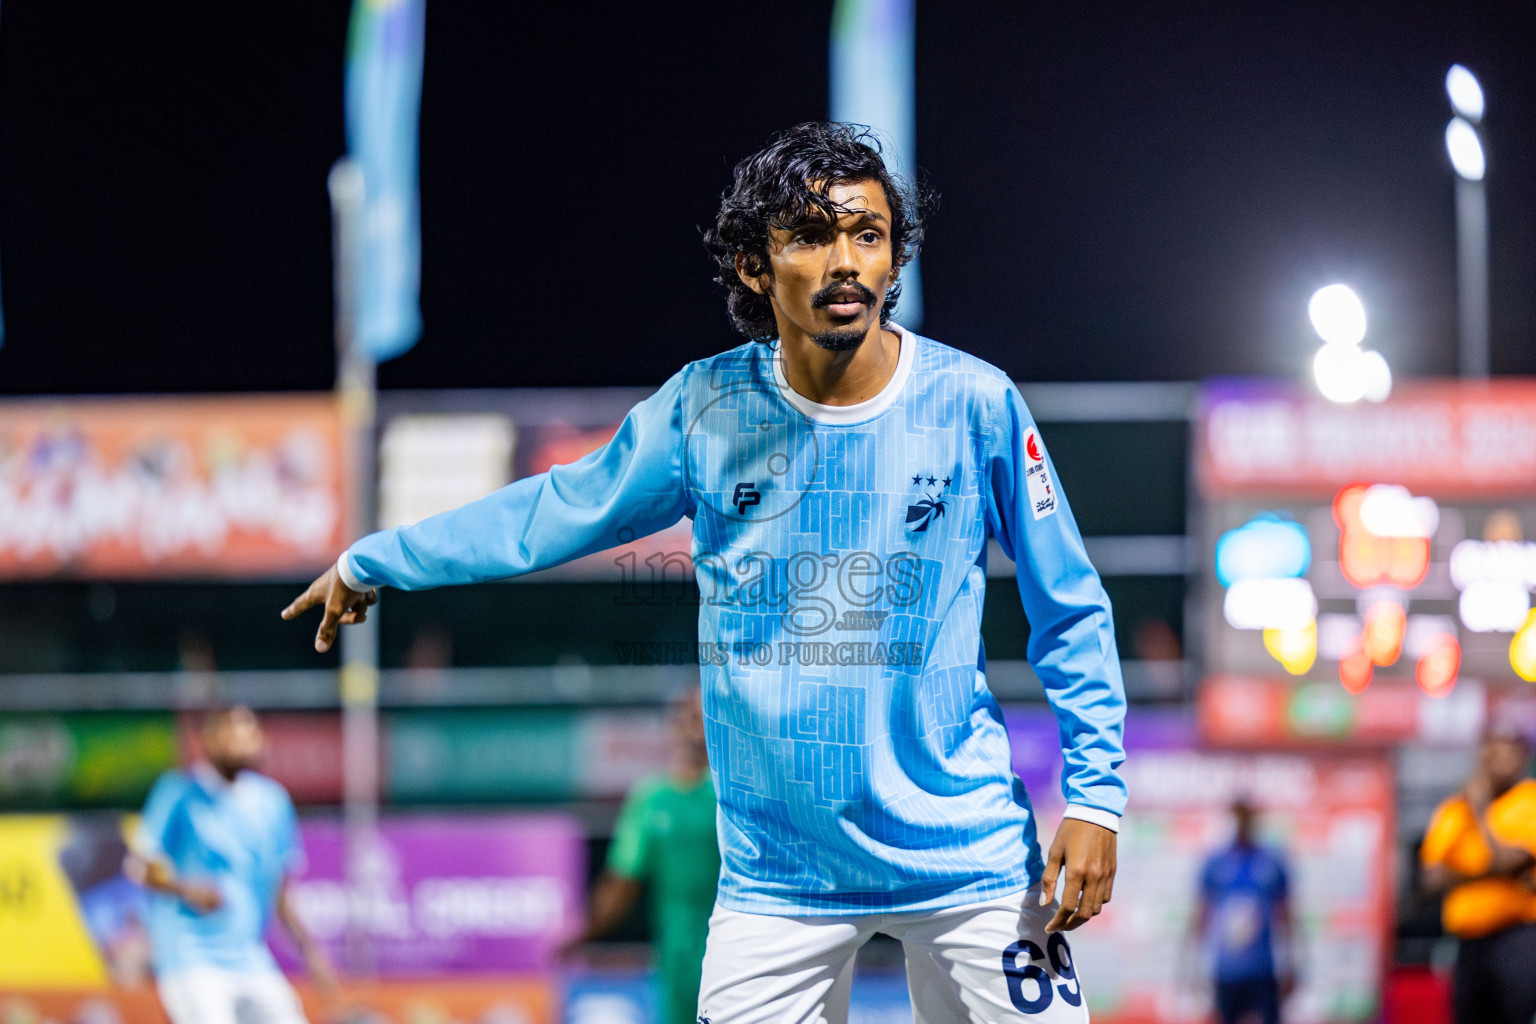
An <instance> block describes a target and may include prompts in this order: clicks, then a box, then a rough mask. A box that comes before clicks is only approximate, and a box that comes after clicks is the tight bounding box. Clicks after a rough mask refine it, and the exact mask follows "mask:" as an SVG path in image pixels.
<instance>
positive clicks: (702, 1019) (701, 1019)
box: [694, 1013, 709, 1024]
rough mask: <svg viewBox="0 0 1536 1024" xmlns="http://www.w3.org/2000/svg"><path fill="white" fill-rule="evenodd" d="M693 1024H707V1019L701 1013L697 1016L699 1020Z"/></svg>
mask: <svg viewBox="0 0 1536 1024" xmlns="http://www.w3.org/2000/svg"><path fill="white" fill-rule="evenodd" d="M694 1024H709V1018H708V1017H706V1016H704V1015H703V1014H702V1013H701V1014H699V1019H698V1020H697V1021H695V1022H694Z"/></svg>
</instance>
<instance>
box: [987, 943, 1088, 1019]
mask: <svg viewBox="0 0 1536 1024" xmlns="http://www.w3.org/2000/svg"><path fill="white" fill-rule="evenodd" d="M1020 953H1028V954H1029V959H1030V961H1031V963H1029V964H1027V965H1025V966H1024V967H1020V966H1019V961H1018V956H1019V954H1020ZM1044 959H1045V954H1044V953H1042V952H1040V947H1039V946H1037V945H1035V944H1034V943H1033V942H1030V941H1029V940H1028V939H1020V940H1019V941H1018V942H1015V943H1014V944H1013V945H1011V946H1009V947H1008V948H1007V949H1005V950H1003V977H1005V978H1007V979H1008V998H1009V999H1011V1000H1012V1001H1013V1005H1014V1006H1015V1007H1017V1008H1018V1010H1019V1012H1020V1013H1039V1012H1041V1011H1042V1010H1044V1009H1045V1008H1046V1007H1047V1006H1050V1005H1051V978H1050V975H1048V974H1046V973H1045V968H1043V967H1037V966H1036V965H1035V964H1034V963H1033V961H1035V960H1044ZM1026 980H1028V981H1033V982H1034V983H1035V987H1036V990H1037V991H1036V994H1035V997H1034V998H1033V999H1025V998H1024V982H1025V981H1026ZM1074 1005H1075V1004H1074Z"/></svg>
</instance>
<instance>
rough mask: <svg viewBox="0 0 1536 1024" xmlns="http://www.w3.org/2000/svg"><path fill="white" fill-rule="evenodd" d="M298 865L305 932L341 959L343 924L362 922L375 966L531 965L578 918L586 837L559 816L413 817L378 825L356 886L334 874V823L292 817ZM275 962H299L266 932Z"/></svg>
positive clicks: (338, 836) (340, 865) (338, 864)
mask: <svg viewBox="0 0 1536 1024" xmlns="http://www.w3.org/2000/svg"><path fill="white" fill-rule="evenodd" d="M302 831H303V839H304V853H305V856H306V858H307V861H308V867H307V869H306V870H305V872H304V873H303V875H302V876H301V877H299V878H297V879H295V881H294V882H293V884H292V886H291V893H292V898H293V901H294V907H295V909H296V910H297V911H298V913H299V915H300V916H301V917H302V918H303V920H304V922H305V924H306V925H308V926H309V928H310V930H311V932H312V933H313V934H314V936H315V938H316V939H317V940H318V941H319V942H320V943H321V944H322V945H323V946H324V947H325V949H326V951H327V952H328V953H329V954H330V955H331V956H332V958H333V959H334V960H336V961H337V962H343V957H342V954H343V952H344V949H345V943H346V937H347V930H348V927H349V924H351V923H356V924H358V925H360V926H361V927H363V928H364V929H366V931H367V933H368V935H369V936H370V938H371V940H372V944H373V957H374V962H375V963H376V964H377V967H378V970H379V971H380V973H381V974H383V975H386V976H388V975H411V976H431V975H434V974H440V973H444V972H461V971H513V972H515V971H532V970H540V969H544V968H546V967H548V966H550V963H551V956H552V954H553V951H554V948H555V946H556V945H557V944H558V943H559V942H560V941H561V940H562V939H564V938H566V937H568V936H570V935H572V934H574V933H575V932H576V931H577V930H578V929H579V928H580V926H581V924H580V922H581V919H582V904H583V898H584V897H583V893H584V891H585V883H586V877H587V876H586V850H587V847H586V838H585V835H584V833H583V832H582V830H581V826H580V824H579V823H578V822H576V821H575V820H574V819H572V818H569V817H565V816H562V815H553V814H550V815H489V816H485V817H455V816H440V815H432V816H426V815H422V816H413V817H404V818H391V819H387V820H385V821H383V822H382V823H381V824H380V826H379V845H378V847H377V849H375V850H373V851H371V853H370V854H369V857H368V871H367V874H366V878H365V881H364V882H363V885H362V888H361V890H351V891H349V889H348V887H347V884H346V882H345V880H344V879H345V870H344V864H345V856H344V855H345V842H344V834H343V829H342V826H341V824H340V823H339V822H333V821H307V822H305V823H303V825H302ZM269 939H270V941H271V943H272V948H273V950H274V951H275V952H276V953H277V955H278V960H279V962H280V963H282V964H283V966H284V967H285V968H286V969H297V968H298V967H299V966H300V960H299V958H298V956H297V953H296V951H295V950H294V949H293V947H292V945H291V943H289V941H288V938H287V936H286V935H283V934H280V932H279V930H278V929H276V928H274V929H273V930H272V932H271V933H270V935H269Z"/></svg>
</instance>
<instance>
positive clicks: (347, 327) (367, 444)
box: [327, 158, 380, 975]
mask: <svg viewBox="0 0 1536 1024" xmlns="http://www.w3.org/2000/svg"><path fill="white" fill-rule="evenodd" d="M327 186H328V188H329V191H330V194H331V227H332V235H331V237H332V252H333V257H334V261H335V296H336V299H335V301H336V314H335V320H336V402H337V406H338V408H339V409H340V411H341V423H342V437H343V441H342V443H343V445H344V448H343V451H344V459H345V463H346V464H345V472H346V477H347V483H348V494H349V497H350V500H349V501H348V502H347V509H348V512H347V516H348V521H347V536H348V539H349V540H355V539H356V538H358V537H361V536H363V535H364V534H366V533H369V532H371V530H372V526H373V520H374V504H375V500H376V496H375V489H376V481H375V478H374V462H375V458H374V434H375V429H374V428H375V420H376V414H375V408H376V406H377V401H376V398H377V392H376V385H375V372H374V371H375V364H374V361H373V357H372V355H371V354H370V353H369V352H368V350H367V349H366V348H365V347H364V346H363V345H360V344H358V343H357V298H358V267H359V244H360V241H361V237H360V236H361V231H362V216H363V191H364V189H363V172H362V169H361V168H360V167H359V166H358V164H357V163H356V162H355V161H354V160H351V159H349V158H343V159H341V160H338V161H337V162H336V164H335V165H334V166H333V167H332V168H331V173H330V176H329V178H328V179H327ZM379 611H380V610H379V608H378V607H375V608H373V609H372V611H370V613H369V615H368V618H367V619H366V620H364V621H363V622H360V623H357V624H355V625H352V626H347V627H345V628H343V629H342V630H341V674H340V678H339V685H340V698H341V737H342V739H341V742H342V783H343V790H342V792H343V820H344V822H345V836H346V878H347V910H348V913H347V937H346V953H345V961H346V967H347V970H348V971H349V972H350V973H352V974H355V975H369V974H372V973H373V970H374V967H375V962H374V955H373V953H374V950H373V937H372V933H371V930H370V928H369V924H370V921H371V915H370V914H369V912H368V897H369V895H370V893H369V889H370V886H369V884H368V879H369V875H370V871H369V864H370V861H371V860H372V859H373V852H374V850H375V849H376V848H377V840H378V820H379V703H378V695H379Z"/></svg>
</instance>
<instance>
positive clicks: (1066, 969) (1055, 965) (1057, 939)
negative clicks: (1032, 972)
mask: <svg viewBox="0 0 1536 1024" xmlns="http://www.w3.org/2000/svg"><path fill="white" fill-rule="evenodd" d="M1045 948H1046V949H1047V950H1049V951H1050V954H1051V968H1052V969H1053V970H1054V971H1055V972H1056V974H1057V976H1058V977H1062V978H1066V979H1067V980H1068V981H1070V982H1072V987H1071V988H1070V989H1069V988H1067V986H1065V985H1057V986H1056V991H1057V992H1059V993H1061V998H1063V999H1065V1000H1066V1001H1067V1003H1068V1004H1069V1005H1072V1006H1082V1005H1083V983H1082V982H1080V981H1078V980H1077V970H1076V969H1075V968H1074V967H1073V966H1072V947H1071V946H1068V945H1067V937H1066V936H1065V935H1063V934H1061V932H1056V933H1055V934H1054V935H1052V936H1051V940H1050V941H1049V942H1047V943H1046V944H1045Z"/></svg>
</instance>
